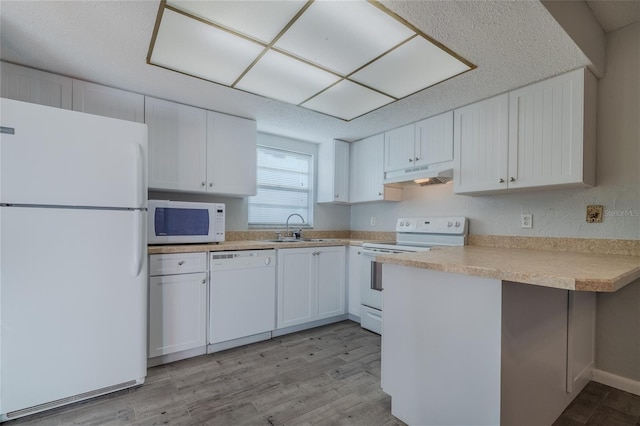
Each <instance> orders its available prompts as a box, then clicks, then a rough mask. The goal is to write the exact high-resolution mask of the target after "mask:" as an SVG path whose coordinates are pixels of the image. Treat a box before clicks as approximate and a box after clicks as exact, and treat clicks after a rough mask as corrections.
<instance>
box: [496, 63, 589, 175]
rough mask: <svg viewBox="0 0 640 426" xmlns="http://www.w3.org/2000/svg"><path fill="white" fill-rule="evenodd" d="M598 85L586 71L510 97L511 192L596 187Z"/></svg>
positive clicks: (561, 77)
mask: <svg viewBox="0 0 640 426" xmlns="http://www.w3.org/2000/svg"><path fill="white" fill-rule="evenodd" d="M596 86H597V83H596V80H595V77H594V76H593V75H592V74H591V72H590V71H588V70H587V69H586V68H584V69H579V70H576V71H573V72H570V73H567V74H563V75H560V76H558V77H554V78H551V79H549V80H545V81H542V82H540V83H537V84H533V85H531V86H527V87H523V88H521V89H518V90H514V91H512V92H510V93H509V176H508V177H509V188H526V187H540V186H555V185H562V186H589V185H595V138H596V130H595V125H596V114H595V113H596V90H597V87H596Z"/></svg>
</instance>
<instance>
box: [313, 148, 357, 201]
mask: <svg viewBox="0 0 640 426" xmlns="http://www.w3.org/2000/svg"><path fill="white" fill-rule="evenodd" d="M348 202H349V143H347V142H344V141H340V140H337V139H336V140H334V141H332V142H330V143H323V144H320V145H319V146H318V203H348Z"/></svg>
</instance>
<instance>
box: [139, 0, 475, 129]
mask: <svg viewBox="0 0 640 426" xmlns="http://www.w3.org/2000/svg"><path fill="white" fill-rule="evenodd" d="M269 4H271V5H269ZM247 5H250V6H251V5H253V8H252V9H253V10H251V9H250V10H247ZM296 9H297V10H296ZM216 11H219V12H220V15H216ZM349 11H351V12H352V13H353V14H355V15H354V16H349V15H348V13H350V12H349ZM251 12H253V14H252V13H251ZM279 13H283V14H284V15H283V16H279V15H278V14H279ZM243 17H246V21H245V20H244V18H243ZM323 17H324V18H323ZM326 17H329V19H330V20H331V21H330V22H327V23H323V22H321V21H320V19H325V18H326ZM261 18H266V20H262V21H261ZM190 22H191V23H192V24H193V28H190V27H189V23H190ZM367 22H375V25H372V26H371V28H368V27H367ZM256 23H259V26H258V27H255V28H254V27H252V26H253V25H255V24H256ZM283 23H284V24H283ZM383 25H390V27H388V28H390V29H388V30H387V31H386V32H385V30H384V29H382V28H381V27H382V26H383ZM232 26H235V27H236V28H232ZM278 27H282V28H280V29H279V30H278ZM197 34H201V35H202V37H201V39H202V40H198V37H196V35H197ZM274 34H275V35H274ZM381 34H384V36H381ZM358 46H364V47H363V48H362V49H358ZM434 62H435V63H439V64H441V65H440V66H439V67H433V66H432V64H433V63H434ZM147 63H148V64H150V65H155V66H159V67H162V68H166V69H169V70H172V71H176V72H180V73H182V74H186V75H190V76H193V77H197V78H201V79H204V80H207V81H211V82H214V83H217V84H222V85H224V86H227V87H231V88H234V89H237V90H242V91H245V92H248V93H253V94H256V95H259V96H264V97H267V98H272V99H276V100H280V101H284V102H287V103H291V104H294V105H298V106H301V107H303V108H306V109H310V110H313V111H316V112H319V113H321V114H326V115H329V116H332V117H336V118H339V119H341V120H345V121H351V120H353V119H355V118H358V117H361V116H363V115H365V114H367V113H369V112H371V111H374V110H376V109H378V108H381V107H383V106H385V105H388V104H389V103H392V102H395V101H397V100H399V99H403V98H405V97H407V96H411V95H412V94H414V93H417V92H420V91H422V90H424V89H427V88H428V87H431V86H433V85H435V84H438V83H440V82H442V81H446V80H448V79H451V78H453V77H455V76H457V75H460V74H463V73H465V72H468V71H470V70H473V69H475V68H476V66H475V65H474V64H472V63H471V62H469V61H468V60H466V59H464V58H462V57H461V56H459V55H457V54H456V53H454V52H453V51H451V50H450V49H448V48H447V47H446V46H444V45H443V44H441V43H439V42H438V41H435V40H433V39H432V38H430V37H429V36H427V35H426V34H424V33H422V32H421V31H420V30H418V29H417V28H415V27H414V26H413V25H411V24H410V23H409V22H408V21H406V20H405V19H404V18H402V17H401V16H399V15H397V14H395V13H394V12H391V11H390V10H389V9H387V8H386V7H385V6H383V5H382V4H381V3H379V2H378V1H377V0H346V1H345V0H342V1H321V0H317V1H314V0H308V1H306V2H305V1H291V2H283V1H238V0H236V1H221V0H217V1H214V2H201V1H188V0H162V1H161V2H160V6H159V10H158V15H157V18H156V24H155V27H154V31H153V35H152V38H151V43H150V46H149V52H148V54H147Z"/></svg>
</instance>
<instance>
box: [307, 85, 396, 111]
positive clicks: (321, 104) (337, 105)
mask: <svg viewBox="0 0 640 426" xmlns="http://www.w3.org/2000/svg"><path fill="white" fill-rule="evenodd" d="M394 100H395V99H393V98H390V97H389V96H385V95H383V94H380V93H378V92H375V91H373V90H371V89H367V88H366V87H363V86H361V85H359V84H356V83H353V82H351V81H349V80H343V81H341V82H340V83H338V84H336V85H335V86H332V87H330V88H329V89H327V90H326V91H324V92H322V93H320V94H319V95H318V96H316V97H315V98H313V99H310V100H309V101H307V102H305V103H304V104H302V106H303V107H305V108H308V109H312V110H314V111H318V112H322V113H324V114H327V115H332V116H334V117H338V118H342V119H343V120H347V121H348V120H353V119H354V118H356V117H359V116H361V115H363V114H366V113H367V112H369V111H372V110H374V109H377V108H380V107H381V106H383V105H386V104H388V103H390V102H393V101H394Z"/></svg>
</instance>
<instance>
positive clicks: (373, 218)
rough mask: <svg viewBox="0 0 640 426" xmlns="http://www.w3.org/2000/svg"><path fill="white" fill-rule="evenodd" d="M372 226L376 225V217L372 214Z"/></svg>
mask: <svg viewBox="0 0 640 426" xmlns="http://www.w3.org/2000/svg"><path fill="white" fill-rule="evenodd" d="M371 226H376V217H375V216H371Z"/></svg>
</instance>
